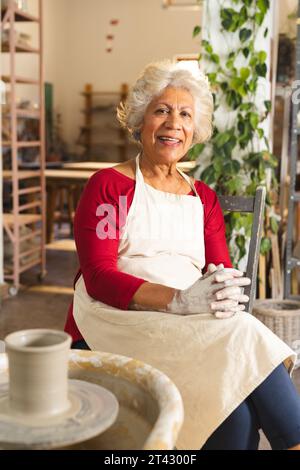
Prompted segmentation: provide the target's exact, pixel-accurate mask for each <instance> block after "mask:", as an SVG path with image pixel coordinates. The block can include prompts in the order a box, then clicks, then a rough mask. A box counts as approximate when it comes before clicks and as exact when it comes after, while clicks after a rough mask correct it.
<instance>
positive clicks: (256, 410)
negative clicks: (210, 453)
mask: <svg viewBox="0 0 300 470" xmlns="http://www.w3.org/2000/svg"><path fill="white" fill-rule="evenodd" d="M72 348H74V349H89V347H88V345H87V344H86V342H85V341H77V342H76V343H73V344H72ZM259 429H262V430H263V432H264V433H265V435H266V437H267V439H268V441H269V442H270V445H271V447H272V449H273V450H281V449H287V448H289V447H293V446H295V445H297V444H299V443H300V396H299V394H298V392H297V390H296V388H295V386H294V384H293V382H292V380H291V378H290V376H289V374H288V372H287V370H286V368H285V367H284V365H283V364H280V365H279V366H278V367H276V369H274V370H273V372H272V373H271V374H270V375H269V376H268V377H267V378H266V379H265V380H264V381H263V382H262V383H261V384H260V385H259V386H258V387H257V388H256V389H255V390H254V391H253V392H252V393H251V394H250V395H249V396H248V397H247V398H246V400H244V401H243V402H242V403H241V404H240V405H239V406H238V407H237V408H236V409H235V410H234V411H233V412H232V413H231V414H230V415H229V416H228V418H226V420H225V421H224V422H223V423H221V424H220V426H219V427H218V428H217V429H216V430H215V431H214V433H213V434H212V435H211V436H210V437H209V438H208V440H207V441H206V443H205V444H204V446H203V447H202V449H201V450H257V448H258V444H259V432H258V431H259Z"/></svg>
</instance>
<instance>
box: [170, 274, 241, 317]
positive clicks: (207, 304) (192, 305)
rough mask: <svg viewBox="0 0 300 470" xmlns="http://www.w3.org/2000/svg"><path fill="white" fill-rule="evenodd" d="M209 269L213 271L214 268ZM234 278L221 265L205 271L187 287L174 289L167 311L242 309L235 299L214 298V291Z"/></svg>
mask: <svg viewBox="0 0 300 470" xmlns="http://www.w3.org/2000/svg"><path fill="white" fill-rule="evenodd" d="M210 269H211V270H212V271H213V269H214V268H210ZM237 279H238V278H236V280H237ZM234 280H235V278H234V276H233V273H232V272H226V271H225V270H224V268H223V267H222V268H219V269H218V267H217V269H216V270H214V271H213V272H211V273H206V274H205V275H204V276H203V277H201V278H200V279H198V280H197V281H196V282H195V283H194V284H193V285H192V286H191V287H189V288H188V289H185V290H176V291H175V294H174V297H173V299H172V301H171V302H170V303H169V304H168V306H167V312H169V313H175V314H179V315H191V314H200V313H215V312H220V311H221V312H224V311H225V312H228V311H231V312H237V311H240V310H244V306H243V305H239V302H238V301H237V300H235V299H228V298H224V299H222V300H217V299H216V293H217V292H219V291H222V289H224V288H225V282H226V281H228V282H229V281H234ZM240 285H246V284H243V283H242V284H240Z"/></svg>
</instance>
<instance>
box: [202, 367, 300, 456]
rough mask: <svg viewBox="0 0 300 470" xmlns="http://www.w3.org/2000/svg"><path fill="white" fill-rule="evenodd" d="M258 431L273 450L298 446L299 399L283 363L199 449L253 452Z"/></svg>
mask: <svg viewBox="0 0 300 470" xmlns="http://www.w3.org/2000/svg"><path fill="white" fill-rule="evenodd" d="M260 428H261V429H262V430H263V432H264V433H265V435H266V437H267V439H268V441H269V443H270V445H271V447H272V449H273V450H281V449H287V448H289V447H293V446H295V445H297V444H299V443H300V396H299V394H298V392H297V390H296V388H295V386H294V384H293V382H292V380H291V378H290V376H289V374H288V372H287V370H286V368H285V367H284V365H283V364H280V366H278V367H276V369H274V370H273V372H272V373H271V374H270V375H269V376H268V377H267V378H266V379H265V380H264V381H263V382H262V383H261V385H259V386H258V387H257V388H256V389H255V390H254V391H253V392H252V393H251V394H250V395H249V396H248V397H247V398H246V400H245V401H243V402H242V403H241V404H240V405H239V406H238V407H237V408H236V409H235V410H234V411H233V412H232V413H231V415H229V416H228V418H227V419H226V420H225V421H224V422H223V423H222V424H221V425H220V426H219V427H218V428H217V429H216V430H215V431H214V433H213V434H212V435H211V436H210V437H209V439H208V440H207V441H206V443H205V445H204V446H203V447H202V450H256V449H257V448H258V443H259V433H258V430H259V429H260Z"/></svg>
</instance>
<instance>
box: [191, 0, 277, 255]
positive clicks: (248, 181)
mask: <svg viewBox="0 0 300 470" xmlns="http://www.w3.org/2000/svg"><path fill="white" fill-rule="evenodd" d="M231 3H232V8H225V7H224V8H223V7H222V4H223V2H220V20H221V25H222V26H221V28H222V29H221V33H222V34H223V35H224V41H225V43H226V41H227V39H228V38H229V39H230V38H231V37H232V35H234V38H235V44H236V47H235V49H234V50H233V49H232V48H231V50H230V52H228V54H227V56H225V58H224V56H222V60H221V57H220V56H219V55H218V54H217V53H216V52H215V51H214V49H213V46H212V44H211V43H210V42H209V40H206V39H203V40H202V41H201V45H202V51H201V54H200V55H199V62H201V61H205V64H206V65H207V67H206V70H207V69H209V73H207V75H208V79H209V82H210V84H211V88H212V91H213V97H214V104H215V110H217V109H218V108H219V107H220V105H221V104H222V106H223V109H224V112H225V113H226V112H227V111H228V112H232V111H234V112H235V115H236V119H234V120H233V122H231V125H230V127H228V128H226V129H224V128H222V129H220V128H219V127H218V125H217V124H216V122H215V121H214V131H213V136H212V138H211V140H210V141H209V142H208V143H207V144H197V145H195V146H194V147H193V148H192V149H191V150H190V151H189V158H190V159H191V160H196V159H198V157H199V156H200V155H201V154H205V155H206V157H207V155H209V162H208V164H207V165H206V167H205V169H204V170H202V172H201V174H200V178H201V179H202V180H203V181H204V182H206V183H207V184H208V185H210V186H212V187H214V189H215V190H216V192H217V193H218V194H225V195H254V194H255V189H256V187H257V186H259V185H262V186H268V187H269V185H267V184H266V180H267V176H266V175H267V174H268V175H269V179H270V180H271V183H272V184H271V187H272V190H270V189H269V191H268V192H267V205H271V203H272V202H274V194H275V191H276V190H277V188H278V182H277V179H276V174H275V169H276V167H277V158H276V157H275V155H273V154H272V153H271V152H270V148H269V143H268V140H267V138H266V137H265V135H264V130H263V128H262V127H261V126H262V123H263V121H264V120H265V119H266V117H267V116H268V114H269V113H270V110H271V102H270V101H269V100H265V101H264V106H263V109H261V108H259V107H258V105H257V104H256V103H255V99H254V97H255V95H256V92H257V88H258V82H259V79H260V77H263V78H265V77H266V75H267V65H266V58H267V54H266V52H265V51H263V50H257V48H256V46H255V39H256V37H257V33H258V31H259V30H260V28H261V27H262V24H263V21H264V18H265V15H266V13H267V12H268V10H269V8H270V1H269V0H232V1H231ZM208 8H209V6H208ZM200 32H201V27H200V26H195V28H194V31H193V36H194V37H196V36H197V35H199V34H200ZM263 35H264V37H267V35H268V28H265V30H264V32H263ZM238 63H242V64H243V65H242V66H240V67H239V66H238V65H237V64H238ZM226 108H227V110H226ZM258 139H259V141H260V143H261V144H260V147H259V150H257V145H256V144H255V142H257V140H258ZM197 168H199V166H198V167H196V169H195V171H197ZM225 220H226V227H227V235H228V238H230V239H231V243H230V245H229V246H230V247H231V255H232V257H233V260H234V264H238V262H239V261H240V260H241V259H242V258H243V256H244V255H245V253H246V239H247V237H249V236H250V233H251V226H252V216H251V215H249V214H235V213H228V214H227V215H226V216H225ZM268 220H269V225H268V226H265V228H264V232H265V234H267V233H268V231H269V230H271V231H272V232H274V233H276V232H277V230H278V222H277V218H276V216H275V215H273V216H270V217H269V218H268ZM270 246H271V243H270V240H269V239H268V238H267V237H266V236H264V237H263V239H262V243H261V253H267V252H268V251H269V249H270Z"/></svg>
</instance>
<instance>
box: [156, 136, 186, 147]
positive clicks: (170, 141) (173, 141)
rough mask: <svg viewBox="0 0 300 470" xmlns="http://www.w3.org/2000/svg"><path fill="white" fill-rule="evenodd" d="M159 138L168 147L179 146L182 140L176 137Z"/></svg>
mask: <svg viewBox="0 0 300 470" xmlns="http://www.w3.org/2000/svg"><path fill="white" fill-rule="evenodd" d="M157 140H158V141H159V143H160V144H162V145H166V146H168V147H177V146H179V145H180V144H181V140H180V139H177V138H176V137H167V136H158V137H157Z"/></svg>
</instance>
